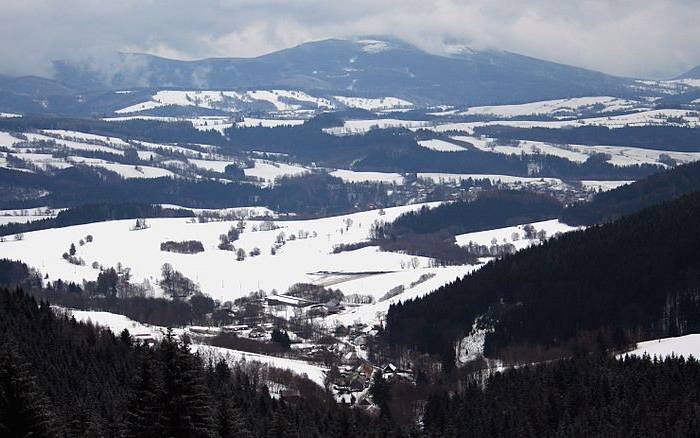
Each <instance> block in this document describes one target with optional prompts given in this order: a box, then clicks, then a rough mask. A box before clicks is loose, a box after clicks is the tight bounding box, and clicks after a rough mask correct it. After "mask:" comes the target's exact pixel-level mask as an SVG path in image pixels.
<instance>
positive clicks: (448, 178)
mask: <svg viewBox="0 0 700 438" xmlns="http://www.w3.org/2000/svg"><path fill="white" fill-rule="evenodd" d="M417 175H418V178H422V179H429V180H431V181H433V182H434V183H437V184H441V183H445V182H460V181H466V180H468V179H470V178H471V179H473V180H478V179H488V180H489V181H491V182H492V183H503V184H514V183H521V184H535V185H545V184H546V185H549V186H560V185H563V184H564V182H563V181H562V180H560V179H559V178H537V177H525V176H511V175H494V174H480V173H437V172H426V173H423V172H421V173H418V174H417Z"/></svg>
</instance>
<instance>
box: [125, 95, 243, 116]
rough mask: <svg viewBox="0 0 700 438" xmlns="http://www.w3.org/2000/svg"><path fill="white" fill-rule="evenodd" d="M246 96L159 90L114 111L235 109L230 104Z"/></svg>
mask: <svg viewBox="0 0 700 438" xmlns="http://www.w3.org/2000/svg"><path fill="white" fill-rule="evenodd" d="M245 100H246V97H245V96H244V95H242V94H241V93H237V92H235V91H215V90H191V91H180V90H161V91H158V92H157V93H156V94H154V95H152V96H151V99H150V100H147V101H145V102H141V103H137V104H134V105H130V106H128V107H126V108H121V109H118V110H116V111H115V113H117V114H128V113H135V112H139V111H145V110H150V109H154V108H159V107H162V106H168V105H178V106H198V107H202V108H211V109H226V110H236V109H237V107H236V106H235V105H233V104H232V101H233V102H236V101H245Z"/></svg>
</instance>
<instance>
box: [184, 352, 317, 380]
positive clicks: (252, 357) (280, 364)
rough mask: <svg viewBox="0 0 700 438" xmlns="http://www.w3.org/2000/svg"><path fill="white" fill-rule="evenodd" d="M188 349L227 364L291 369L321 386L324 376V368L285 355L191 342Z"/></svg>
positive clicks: (205, 357)
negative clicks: (279, 355) (278, 355)
mask: <svg viewBox="0 0 700 438" xmlns="http://www.w3.org/2000/svg"><path fill="white" fill-rule="evenodd" d="M190 351H193V352H197V353H199V354H200V356H202V357H203V358H204V359H205V360H207V359H209V358H210V357H211V358H212V359H214V360H217V359H224V360H225V361H226V362H228V363H229V365H233V364H235V363H239V362H243V361H245V362H258V363H261V364H263V365H268V366H270V367H273V368H280V369H283V370H289V371H293V372H295V373H296V374H299V375H300V376H305V377H307V378H309V379H310V380H311V381H312V382H315V383H316V384H318V385H319V386H323V383H324V378H325V376H326V371H327V370H326V368H323V367H320V366H318V365H314V364H311V363H308V362H304V361H302V360H297V359H288V358H286V357H276V356H266V355H263V354H257V353H248V352H245V351H239V350H229V349H228V348H221V347H214V346H211V345H205V344H192V345H190Z"/></svg>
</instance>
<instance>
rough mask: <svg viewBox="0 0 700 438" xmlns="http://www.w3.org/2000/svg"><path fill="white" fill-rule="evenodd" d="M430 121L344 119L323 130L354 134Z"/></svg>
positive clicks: (412, 125)
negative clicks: (341, 122) (336, 125)
mask: <svg viewBox="0 0 700 438" xmlns="http://www.w3.org/2000/svg"><path fill="white" fill-rule="evenodd" d="M429 125H430V123H429V122H426V121H422V120H400V119H369V120H346V121H345V123H344V124H343V126H338V127H334V128H325V129H324V130H323V131H324V132H326V133H328V134H333V135H354V134H364V133H366V132H368V131H370V130H372V129H388V128H420V127H426V126H429Z"/></svg>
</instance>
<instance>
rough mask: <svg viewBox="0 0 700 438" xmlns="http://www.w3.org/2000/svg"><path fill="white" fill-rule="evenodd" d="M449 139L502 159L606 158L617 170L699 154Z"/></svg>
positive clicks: (690, 158) (685, 160) (698, 155)
mask: <svg viewBox="0 0 700 438" xmlns="http://www.w3.org/2000/svg"><path fill="white" fill-rule="evenodd" d="M451 138H453V139H455V140H458V141H463V142H467V143H470V144H472V145H473V146H474V147H476V148H478V149H480V150H482V151H485V152H493V153H498V154H505V155H521V154H525V155H535V154H545V155H554V156H557V157H561V158H565V159H567V160H569V161H573V162H575V163H583V162H584V161H586V160H587V159H589V158H590V157H591V155H594V154H600V153H604V154H609V155H610V159H609V160H608V162H609V163H611V164H614V165H616V166H634V165H638V164H654V165H663V166H665V165H666V164H664V163H662V162H661V161H659V160H660V159H661V157H662V156H667V157H670V158H671V159H673V160H675V161H676V162H677V163H678V164H685V163H690V162H693V161H697V160H700V152H676V151H664V150H656V149H644V148H635V147H629V146H587V145H578V144H567V145H561V144H553V143H545V142H540V141H530V140H519V141H517V142H516V143H517V144H512V145H511V144H507V145H504V144H499V143H498V142H497V141H496V140H494V139H491V138H480V137H473V136H468V135H455V136H452V137H451Z"/></svg>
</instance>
